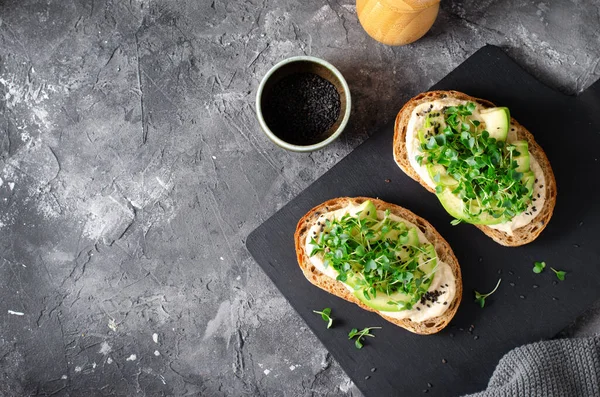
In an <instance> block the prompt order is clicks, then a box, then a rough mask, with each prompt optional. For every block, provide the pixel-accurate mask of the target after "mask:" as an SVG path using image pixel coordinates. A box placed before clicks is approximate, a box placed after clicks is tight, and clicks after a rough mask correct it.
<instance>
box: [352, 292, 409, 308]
mask: <svg viewBox="0 0 600 397" xmlns="http://www.w3.org/2000/svg"><path fill="white" fill-rule="evenodd" d="M354 296H355V297H356V298H357V299H358V300H359V301H361V302H362V303H364V304H365V305H367V306H369V307H371V308H373V309H375V310H379V311H382V312H399V311H402V310H403V309H402V308H399V307H398V305H397V304H390V303H388V302H390V301H394V302H407V303H408V302H410V301H411V296H410V295H408V294H405V293H404V292H400V291H397V292H394V293H392V294H391V295H386V294H384V293H383V292H379V293H378V294H377V296H376V297H373V296H370V299H367V297H366V296H365V294H364V290H362V289H359V290H356V291H354Z"/></svg>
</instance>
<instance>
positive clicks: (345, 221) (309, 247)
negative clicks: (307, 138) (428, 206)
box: [294, 197, 462, 334]
mask: <svg viewBox="0 0 600 397" xmlns="http://www.w3.org/2000/svg"><path fill="white" fill-rule="evenodd" d="M294 239H295V243H296V255H297V257H298V263H299V265H300V268H301V269H302V272H303V273H304V275H305V276H306V278H307V279H308V281H310V282H311V283H312V284H314V285H316V286H317V287H319V288H322V289H324V290H325V291H327V292H330V293H332V294H334V295H337V296H338V297H340V298H343V299H345V300H347V301H350V302H354V303H356V304H357V305H359V306H361V307H362V308H364V309H366V310H369V311H373V312H376V313H377V314H379V315H380V316H382V317H383V318H385V319H386V320H388V321H390V322H392V323H394V324H396V325H398V326H400V327H403V328H406V329H407V330H409V331H412V332H414V333H417V334H432V333H435V332H438V331H440V330H441V329H442V328H444V327H445V326H446V325H447V324H448V322H449V321H450V320H451V319H452V317H453V316H454V314H455V313H456V310H457V309H458V305H459V304H460V299H461V296H462V277H461V273H460V267H459V264H458V261H457V259H456V257H455V256H454V253H453V252H452V249H451V248H450V246H449V245H448V243H447V242H446V240H444V238H443V237H442V236H440V234H439V233H438V232H437V231H436V230H435V229H434V227H433V226H431V224H429V222H427V221H426V220H424V219H423V218H421V217H419V216H417V215H415V214H413V213H412V212H410V211H409V210H407V209H404V208H402V207H400V206H397V205H394V204H390V203H386V202H384V201H381V200H377V199H372V198H367V197H356V198H349V197H342V198H335V199H332V200H329V201H326V202H324V203H323V204H320V205H318V206H316V207H315V208H313V209H312V210H310V211H309V212H308V213H307V214H306V215H305V216H304V217H303V218H302V219H300V221H299V222H298V226H297V228H296V233H295V235H294Z"/></svg>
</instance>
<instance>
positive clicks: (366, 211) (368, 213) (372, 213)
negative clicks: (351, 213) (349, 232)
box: [356, 200, 377, 219]
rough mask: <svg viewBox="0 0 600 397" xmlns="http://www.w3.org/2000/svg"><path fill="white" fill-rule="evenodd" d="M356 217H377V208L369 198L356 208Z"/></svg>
mask: <svg viewBox="0 0 600 397" xmlns="http://www.w3.org/2000/svg"><path fill="white" fill-rule="evenodd" d="M356 213H357V214H358V219H367V218H371V219H377V208H376V207H375V204H373V202H372V201H371V200H367V201H365V202H364V203H362V204H361V205H360V206H359V207H358V208H357V209H356Z"/></svg>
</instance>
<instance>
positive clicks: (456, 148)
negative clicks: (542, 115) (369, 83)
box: [393, 91, 556, 246]
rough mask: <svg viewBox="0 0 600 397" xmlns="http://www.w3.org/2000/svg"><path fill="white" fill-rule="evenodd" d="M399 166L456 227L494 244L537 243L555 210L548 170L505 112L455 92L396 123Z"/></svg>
mask: <svg viewBox="0 0 600 397" xmlns="http://www.w3.org/2000/svg"><path fill="white" fill-rule="evenodd" d="M393 150H394V160H395V161H396V163H397V164H398V166H399V167H400V168H401V169H402V170H403V171H404V172H405V173H406V174H407V175H408V176H410V177H411V178H413V179H414V180H415V181H417V182H419V183H420V184H421V185H423V186H424V187H425V188H426V189H427V190H429V191H430V192H432V193H435V194H436V195H437V197H438V199H439V200H440V202H441V203H442V205H443V206H444V208H445V209H446V211H447V212H448V213H449V214H450V215H452V216H453V217H454V218H455V219H456V220H455V221H454V222H455V223H458V222H465V223H471V224H474V225H475V226H476V227H478V228H479V229H480V230H481V231H483V232H484V233H485V234H486V235H488V236H489V237H491V238H492V239H493V240H494V241H496V242H498V243H499V244H502V245H505V246H519V245H523V244H527V243H530V242H531V241H533V240H535V239H536V238H537V237H538V236H539V234H540V233H541V232H542V230H543V229H544V228H545V227H546V225H547V224H548V222H549V221H550V218H551V217H552V213H553V210H554V205H555V203H556V181H555V179H554V173H553V172H552V167H551V166H550V162H549V161H548V158H547V157H546V155H545V153H544V151H543V150H542V148H541V147H540V146H539V145H538V144H537V143H536V142H535V140H534V138H533V135H532V134H531V133H530V132H529V131H527V129H526V128H525V127H523V126H522V125H520V124H519V123H518V122H517V121H516V120H515V119H513V118H512V117H510V112H509V110H508V109H507V108H504V107H495V106H494V104H493V103H491V102H489V101H487V100H483V99H478V98H475V97H471V96H469V95H466V94H463V93H461V92H457V91H431V92H426V93H422V94H419V95H417V96H416V97H414V98H412V99H411V100H410V101H408V102H407V103H406V104H405V105H404V107H403V108H402V109H401V110H400V112H399V113H398V116H397V117H396V124H395V131H394V144H393Z"/></svg>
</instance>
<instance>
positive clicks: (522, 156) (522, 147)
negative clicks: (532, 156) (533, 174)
mask: <svg viewBox="0 0 600 397" xmlns="http://www.w3.org/2000/svg"><path fill="white" fill-rule="evenodd" d="M512 145H514V146H516V147H517V148H516V150H517V152H519V155H518V156H513V160H514V161H516V162H517V164H518V166H517V168H516V171H518V172H525V171H529V161H530V160H529V149H528V148H529V144H528V143H527V141H514V142H512Z"/></svg>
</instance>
